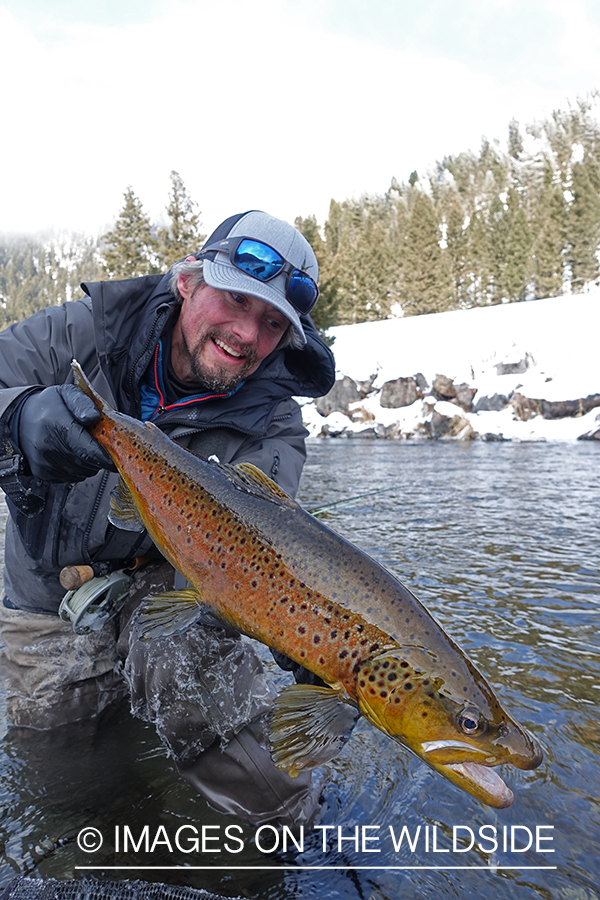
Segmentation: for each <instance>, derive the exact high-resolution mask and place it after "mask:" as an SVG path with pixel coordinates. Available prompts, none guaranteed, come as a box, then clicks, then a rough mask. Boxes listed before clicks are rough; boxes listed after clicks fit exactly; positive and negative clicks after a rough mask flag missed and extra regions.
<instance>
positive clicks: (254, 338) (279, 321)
mask: <svg viewBox="0 0 600 900" xmlns="http://www.w3.org/2000/svg"><path fill="white" fill-rule="evenodd" d="M189 277H190V276H188V275H180V276H179V279H178V282H177V286H178V288H179V292H180V294H181V296H182V297H183V304H182V306H181V312H180V314H179V319H178V320H177V322H176V323H175V327H174V329H173V340H172V346H171V364H172V366H173V370H174V372H175V374H176V375H177V377H178V378H180V379H181V380H182V381H190V382H197V383H198V382H199V383H201V384H203V385H204V386H205V387H206V388H207V389H208V390H216V391H230V390H232V389H233V388H234V387H236V385H238V384H239V383H240V382H241V381H243V379H244V378H247V377H248V375H251V374H252V373H253V372H255V371H256V370H257V369H258V367H259V365H260V364H261V362H262V361H263V359H265V357H267V356H268V355H269V353H272V351H273V350H274V349H275V348H276V347H277V344H278V343H279V341H280V340H281V338H282V336H283V334H284V333H285V330H286V328H287V327H288V325H289V322H288V320H287V319H286V317H285V316H284V315H283V313H280V312H279V310H277V309H275V307H274V306H271V304H270V303H265V301H264V300H259V299H258V297H252V296H249V295H246V294H234V293H231V292H230V291H220V290H217V289H216V288H212V287H209V286H208V285H201V286H200V287H198V288H196V290H194V291H192V290H191V289H190V288H188V281H189Z"/></svg>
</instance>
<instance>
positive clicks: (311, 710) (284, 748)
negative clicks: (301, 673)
mask: <svg viewBox="0 0 600 900" xmlns="http://www.w3.org/2000/svg"><path fill="white" fill-rule="evenodd" d="M359 715H360V713H359V711H358V709H356V707H355V706H352V705H351V704H350V703H348V702H347V701H346V700H344V699H343V697H342V696H341V694H340V693H339V692H338V691H335V690H333V689H332V688H326V687H316V686H314V685H301V684H295V685H291V687H288V688H286V689H285V690H284V691H283V692H282V693H281V694H280V695H279V696H278V697H277V699H276V701H275V706H274V709H273V713H272V715H271V756H272V757H273V762H274V763H275V765H276V766H277V768H278V769H283V770H287V771H288V773H289V774H290V775H292V776H294V775H298V773H299V772H300V770H301V769H312V768H314V767H315V766H320V765H323V764H324V763H326V762H329V760H331V759H333V758H334V757H335V756H337V755H338V753H339V752H340V751H341V749H342V747H343V746H344V744H345V743H346V741H347V740H348V738H349V736H350V733H351V731H352V728H353V727H354V723H355V722H356V720H357V718H358V716H359Z"/></svg>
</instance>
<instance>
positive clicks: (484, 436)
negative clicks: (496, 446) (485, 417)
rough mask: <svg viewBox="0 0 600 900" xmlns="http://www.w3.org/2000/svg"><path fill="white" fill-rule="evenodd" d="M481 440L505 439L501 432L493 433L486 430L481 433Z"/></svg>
mask: <svg viewBox="0 0 600 900" xmlns="http://www.w3.org/2000/svg"><path fill="white" fill-rule="evenodd" d="M481 440H482V441H505V440H507V439H506V438H505V437H504V435H503V434H494V433H493V432H492V431H486V433H485V434H482V435H481Z"/></svg>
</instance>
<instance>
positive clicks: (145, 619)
mask: <svg viewBox="0 0 600 900" xmlns="http://www.w3.org/2000/svg"><path fill="white" fill-rule="evenodd" d="M207 611H208V610H207V608H206V607H205V606H202V597H201V595H200V593H199V592H198V591H197V590H195V589H194V588H184V589H183V590H181V591H165V593H164V594H156V595H155V596H154V597H149V598H148V600H144V602H143V603H141V604H140V608H139V613H138V615H137V618H136V623H135V630H136V631H137V635H138V637H139V638H140V640H142V641H151V640H153V639H154V638H157V637H170V636H171V635H173V634H181V632H182V631H187V629H188V628H189V627H190V625H193V624H194V622H197V621H198V620H199V619H201V618H202V617H203V615H204V614H205V612H207Z"/></svg>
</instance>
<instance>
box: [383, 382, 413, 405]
mask: <svg viewBox="0 0 600 900" xmlns="http://www.w3.org/2000/svg"><path fill="white" fill-rule="evenodd" d="M422 396H423V391H422V390H421V388H420V387H419V385H418V384H417V382H416V380H415V379H414V378H396V379H395V380H394V381H386V382H385V384H384V385H383V387H382V388H381V395H380V398H379V403H380V405H381V406H383V407H385V408H386V409H398V408H400V407H401V406H411V405H412V404H413V403H414V402H415V401H416V400H419V399H420V398H421V397H422Z"/></svg>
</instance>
